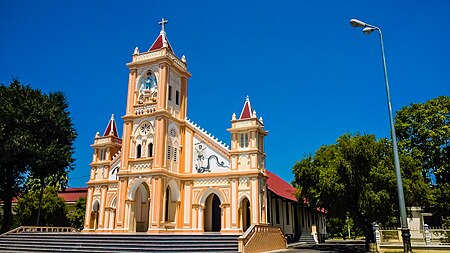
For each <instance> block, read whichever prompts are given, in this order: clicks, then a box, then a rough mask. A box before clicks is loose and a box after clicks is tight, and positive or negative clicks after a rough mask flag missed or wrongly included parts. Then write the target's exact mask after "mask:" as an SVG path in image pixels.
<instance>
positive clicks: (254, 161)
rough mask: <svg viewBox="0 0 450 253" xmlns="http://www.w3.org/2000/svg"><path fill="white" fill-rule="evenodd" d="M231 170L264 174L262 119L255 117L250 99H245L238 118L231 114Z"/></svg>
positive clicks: (229, 130) (264, 157) (264, 131)
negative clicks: (253, 171) (257, 171)
mask: <svg viewBox="0 0 450 253" xmlns="http://www.w3.org/2000/svg"><path fill="white" fill-rule="evenodd" d="M228 132H230V133H231V151H230V156H231V170H259V171H261V172H263V173H264V172H265V169H266V167H265V159H266V153H265V152H264V137H266V136H267V131H266V130H264V123H263V119H262V118H261V117H260V118H259V119H258V118H257V117H256V111H254V110H252V106H251V104H250V99H249V97H248V96H247V99H246V101H245V103H244V106H243V108H242V111H241V114H240V116H239V118H236V114H233V116H232V120H231V128H229V129H228Z"/></svg>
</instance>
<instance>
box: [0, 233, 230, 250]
mask: <svg viewBox="0 0 450 253" xmlns="http://www.w3.org/2000/svg"><path fill="white" fill-rule="evenodd" d="M237 238H238V235H220V234H203V235H180V234H157V235H149V234H94V233H92V234H91V233H70V232H66V233H49V232H24V233H17V234H8V235H6V236H3V237H0V252H86V253H87V252H92V253H100V252H101V253H106V252H108V253H123V252H127V253H138V252H139V253H140V252H161V253H162V252H237V251H238V241H237Z"/></svg>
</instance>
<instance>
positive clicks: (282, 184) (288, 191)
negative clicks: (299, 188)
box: [266, 170, 298, 202]
mask: <svg viewBox="0 0 450 253" xmlns="http://www.w3.org/2000/svg"><path fill="white" fill-rule="evenodd" d="M266 174H267V177H268V178H267V188H268V189H269V190H270V191H272V192H273V193H275V194H276V195H278V196H280V197H283V198H285V199H289V200H292V201H295V202H298V200H297V197H295V192H296V189H295V188H294V187H293V186H292V185H291V184H289V183H288V182H286V181H284V180H283V179H281V178H280V177H279V176H277V175H275V174H273V173H272V172H270V171H268V170H266Z"/></svg>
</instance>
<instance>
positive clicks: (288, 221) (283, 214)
mask: <svg viewBox="0 0 450 253" xmlns="http://www.w3.org/2000/svg"><path fill="white" fill-rule="evenodd" d="M266 175H267V184H266V185H267V189H268V191H269V194H268V195H267V203H268V210H267V211H268V220H269V223H271V224H273V225H277V226H280V227H281V228H282V229H283V231H284V233H285V235H286V236H287V237H288V238H289V240H290V241H308V242H313V240H314V242H316V243H317V242H323V241H324V239H325V238H326V217H325V212H324V210H320V209H313V208H310V207H307V205H306V204H307V203H306V201H302V202H303V203H299V202H298V199H297V197H296V195H295V193H296V191H297V190H296V189H295V188H294V187H293V186H292V185H291V184H289V183H287V182H286V181H284V180H283V179H281V178H280V177H279V176H277V175H276V174H274V173H272V172H270V171H268V170H266Z"/></svg>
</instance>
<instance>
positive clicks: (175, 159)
mask: <svg viewBox="0 0 450 253" xmlns="http://www.w3.org/2000/svg"><path fill="white" fill-rule="evenodd" d="M177 151H178V149H177V148H173V161H174V162H177Z"/></svg>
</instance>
